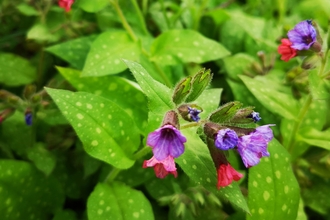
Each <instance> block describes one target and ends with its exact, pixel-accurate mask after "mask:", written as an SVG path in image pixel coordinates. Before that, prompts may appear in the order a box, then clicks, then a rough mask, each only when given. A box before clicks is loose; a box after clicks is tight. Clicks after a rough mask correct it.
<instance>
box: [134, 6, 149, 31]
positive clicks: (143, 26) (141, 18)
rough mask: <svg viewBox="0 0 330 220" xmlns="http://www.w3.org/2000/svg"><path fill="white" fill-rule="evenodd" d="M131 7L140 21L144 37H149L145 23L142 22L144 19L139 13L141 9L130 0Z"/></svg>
mask: <svg viewBox="0 0 330 220" xmlns="http://www.w3.org/2000/svg"><path fill="white" fill-rule="evenodd" d="M131 2H132V4H133V6H134V9H135V11H136V13H137V16H138V18H139V20H140V23H141V24H142V29H143V32H144V33H145V34H146V35H149V32H148V30H147V25H146V22H145V20H144V17H143V14H142V12H141V9H140V7H139V5H138V4H137V2H136V0H131Z"/></svg>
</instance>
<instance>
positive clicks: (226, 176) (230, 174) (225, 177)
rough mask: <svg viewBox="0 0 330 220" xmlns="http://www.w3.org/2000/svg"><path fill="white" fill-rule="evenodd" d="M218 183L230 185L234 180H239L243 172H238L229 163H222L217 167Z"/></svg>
mask: <svg viewBox="0 0 330 220" xmlns="http://www.w3.org/2000/svg"><path fill="white" fill-rule="evenodd" d="M217 174H218V184H217V187H218V189H220V187H226V186H228V185H230V184H231V183H232V182H233V180H235V181H238V180H240V179H241V178H242V177H243V174H241V173H239V172H237V171H236V170H235V169H234V168H233V167H232V166H231V165H230V164H229V163H227V164H224V163H223V164H220V166H219V167H218V169H217Z"/></svg>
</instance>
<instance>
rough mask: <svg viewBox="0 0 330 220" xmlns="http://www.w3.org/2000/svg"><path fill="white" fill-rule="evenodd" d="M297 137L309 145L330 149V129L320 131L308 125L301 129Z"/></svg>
mask: <svg viewBox="0 0 330 220" xmlns="http://www.w3.org/2000/svg"><path fill="white" fill-rule="evenodd" d="M297 139H298V140H301V141H304V142H306V143H307V144H309V145H312V146H317V147H321V148H324V149H326V150H330V129H328V130H325V131H319V130H317V129H315V128H313V127H306V128H303V129H301V130H300V131H299V134H298V138H297Z"/></svg>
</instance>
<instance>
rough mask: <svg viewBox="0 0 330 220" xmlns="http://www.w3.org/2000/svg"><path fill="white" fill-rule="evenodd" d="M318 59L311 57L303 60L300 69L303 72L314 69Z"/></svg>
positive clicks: (315, 56) (314, 56)
mask: <svg viewBox="0 0 330 220" xmlns="http://www.w3.org/2000/svg"><path fill="white" fill-rule="evenodd" d="M319 61H320V59H319V57H318V56H317V55H313V56H310V57H307V58H306V59H304V61H303V62H302V64H301V67H302V68H303V69H305V70H308V69H314V68H315V67H316V66H317V64H318V63H319Z"/></svg>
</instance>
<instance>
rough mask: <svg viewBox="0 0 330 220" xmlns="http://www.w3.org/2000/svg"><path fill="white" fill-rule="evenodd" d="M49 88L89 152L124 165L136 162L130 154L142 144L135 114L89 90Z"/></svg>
mask: <svg viewBox="0 0 330 220" xmlns="http://www.w3.org/2000/svg"><path fill="white" fill-rule="evenodd" d="M46 90H47V92H48V93H49V95H50V96H51V97H52V98H53V100H54V101H55V103H56V104H57V106H58V107H59V109H60V110H61V111H62V113H63V114H64V116H65V117H66V118H67V119H68V121H69V122H70V124H71V125H72V126H73V128H74V129H75V131H76V132H77V134H78V136H79V138H80V140H81V141H82V142H83V144H84V149H85V150H86V152H87V153H88V154H89V155H91V156H92V157H95V158H97V159H99V160H102V161H104V162H107V163H109V164H111V165H113V166H115V167H117V168H120V169H125V168H129V167H131V166H132V165H133V164H134V161H133V160H132V159H130V157H131V156H132V154H133V152H134V151H135V150H137V148H138V146H139V143H140V135H139V132H138V129H137V127H136V126H135V123H134V122H133V120H132V118H131V117H130V116H129V115H128V114H127V113H126V112H125V111H124V110H123V109H122V108H120V107H119V106H118V105H116V104H114V103H113V102H111V101H109V100H107V99H104V98H102V97H99V96H95V95H92V94H89V93H84V92H77V93H74V92H69V91H64V90H56V89H50V88H47V89H46Z"/></svg>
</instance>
